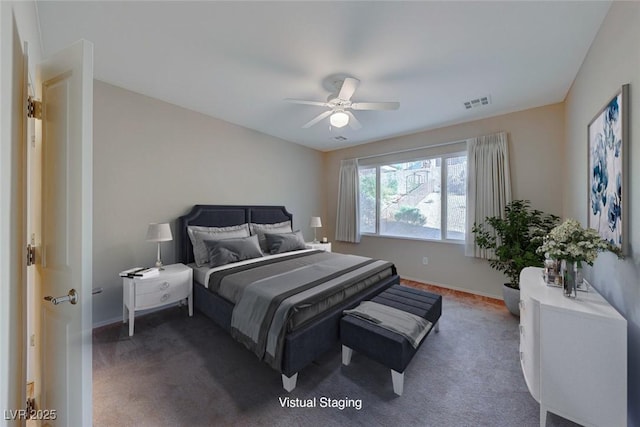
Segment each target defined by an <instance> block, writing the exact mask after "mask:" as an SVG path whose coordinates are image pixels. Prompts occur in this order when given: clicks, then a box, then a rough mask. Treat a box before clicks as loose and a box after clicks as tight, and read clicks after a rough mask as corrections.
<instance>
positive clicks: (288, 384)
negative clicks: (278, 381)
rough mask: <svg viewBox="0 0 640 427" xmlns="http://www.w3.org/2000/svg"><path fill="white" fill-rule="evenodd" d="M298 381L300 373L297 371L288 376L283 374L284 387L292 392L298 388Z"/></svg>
mask: <svg viewBox="0 0 640 427" xmlns="http://www.w3.org/2000/svg"><path fill="white" fill-rule="evenodd" d="M297 381H298V373H297V372H296V373H295V374H293V375H292V376H290V377H288V376H286V375H285V374H282V387H284V389H285V390H287V391H288V392H291V391H292V390H293V389H294V388H296V382H297Z"/></svg>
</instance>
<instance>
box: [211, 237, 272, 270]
mask: <svg viewBox="0 0 640 427" xmlns="http://www.w3.org/2000/svg"><path fill="white" fill-rule="evenodd" d="M204 244H205V246H206V247H207V251H208V252H209V266H211V267H217V266H219V265H225V264H229V263H232V262H238V261H243V260H245V259H252V258H259V257H261V256H262V251H261V250H260V246H259V245H258V236H249V237H244V238H241V239H224V240H205V241H204Z"/></svg>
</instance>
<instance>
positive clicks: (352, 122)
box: [285, 77, 400, 130]
mask: <svg viewBox="0 0 640 427" xmlns="http://www.w3.org/2000/svg"><path fill="white" fill-rule="evenodd" d="M333 84H334V85H335V90H336V92H337V94H336V93H332V94H330V95H329V96H328V97H327V101H326V102H322V101H306V100H303V99H291V98H287V99H285V101H287V102H293V103H294V104H305V105H316V106H318V107H328V108H329V110H327V111H325V112H324V113H320V114H318V115H317V116H316V117H314V118H313V119H311V120H310V121H308V122H307V123H306V124H305V125H304V126H302V127H303V128H304V129H306V128H310V127H311V126H313V125H315V124H316V123H318V122H320V121H322V120H324V119H325V118H327V117H329V123H331V126H334V127H337V128H341V127H344V126H346V125H347V124H348V125H349V126H351V128H353V129H356V130H357V129H360V128H361V127H362V124H361V123H360V122H359V121H358V119H356V117H355V116H354V115H353V113H352V112H351V111H350V110H397V109H398V108H400V103H399V102H352V101H351V97H352V96H353V94H354V93H355V91H356V89H357V88H358V85H359V84H360V80H358V79H356V78H353V77H343V78H340V79H339V80H335V81H334V82H333Z"/></svg>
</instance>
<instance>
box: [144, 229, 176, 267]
mask: <svg viewBox="0 0 640 427" xmlns="http://www.w3.org/2000/svg"><path fill="white" fill-rule="evenodd" d="M170 240H173V235H172V234H171V227H170V226H169V224H168V223H164V224H156V223H151V224H149V228H148V229H147V241H149V242H157V243H158V259H157V260H156V267H158V268H159V269H160V270H164V269H163V268H162V260H161V258H160V243H161V242H168V241H170Z"/></svg>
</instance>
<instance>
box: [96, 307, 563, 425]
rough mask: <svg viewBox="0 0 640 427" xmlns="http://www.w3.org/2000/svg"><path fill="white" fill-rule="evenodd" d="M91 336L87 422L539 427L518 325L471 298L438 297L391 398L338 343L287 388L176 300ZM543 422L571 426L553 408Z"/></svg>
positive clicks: (376, 375) (382, 381)
mask: <svg viewBox="0 0 640 427" xmlns="http://www.w3.org/2000/svg"><path fill="white" fill-rule="evenodd" d="M135 329H136V333H135V335H134V336H133V337H129V336H128V329H127V327H126V326H123V325H112V326H107V327H103V328H100V329H98V330H96V331H95V332H94V340H93V355H94V358H93V367H94V369H93V372H94V378H93V402H94V403H93V408H94V425H96V426H210V425H225V426H233V425H238V426H252V425H255V426H261V425H264V426H296V425H297V426H316V425H323V426H341V425H347V424H348V425H363V426H365V425H366V426H377V425H379V426H392V425H393V426H538V425H539V405H538V404H537V402H536V401H535V400H534V399H533V398H532V397H531V395H530V394H529V392H528V390H527V387H526V385H525V383H524V379H523V376H522V372H521V369H520V363H519V358H518V345H519V343H518V339H519V337H518V320H517V319H516V318H515V317H513V316H511V315H510V314H509V313H508V312H507V310H506V309H504V308H503V307H498V306H496V305H493V304H490V303H486V302H482V301H477V300H476V299H474V298H464V297H459V296H455V295H454V296H451V295H445V296H444V300H443V310H442V317H441V319H440V332H439V333H434V332H432V333H431V334H429V336H428V338H427V342H426V343H425V344H424V345H423V346H422V348H421V349H420V351H419V352H418V353H417V354H416V356H415V357H414V359H413V361H412V362H411V364H410V365H409V367H408V368H407V370H406V372H405V384H404V395H403V396H401V397H399V396H396V395H395V394H394V393H393V389H392V385H391V375H390V373H389V370H388V369H386V368H384V367H383V366H381V365H379V364H377V363H375V362H372V361H371V360H368V359H367V358H365V357H364V356H361V355H358V354H354V355H353V359H352V362H351V365H350V366H348V367H345V366H341V357H340V347H339V346H336V347H335V349H333V350H332V351H330V352H328V353H327V354H326V355H324V356H323V357H322V358H321V359H320V360H318V361H317V364H313V365H311V366H309V367H308V368H306V369H305V370H303V371H302V372H301V373H300V374H299V376H298V386H297V388H296V389H295V390H294V391H293V392H292V393H290V394H289V393H286V392H285V391H284V390H283V389H282V385H281V380H280V374H279V373H277V372H276V371H274V370H272V369H271V368H269V367H268V366H267V365H266V364H264V363H261V362H259V361H258V360H257V359H256V358H255V356H253V354H252V353H250V352H249V351H247V350H245V349H244V348H243V347H241V346H240V345H239V344H237V343H236V342H235V341H233V340H232V339H231V338H230V336H229V335H228V334H227V333H226V332H224V331H223V330H222V329H221V328H219V327H218V326H217V325H215V324H214V323H213V322H212V321H210V320H209V319H208V318H206V317H205V316H204V315H202V314H201V313H199V312H197V311H196V312H195V313H194V316H193V317H192V318H189V317H188V316H187V312H186V308H184V307H182V308H178V307H173V308H169V309H167V310H163V311H160V312H156V313H152V314H148V315H146V316H141V317H139V318H137V319H136V324H135ZM286 396H289V397H291V398H294V399H295V398H298V399H312V398H316V402H317V404H318V406H319V405H320V401H321V398H329V399H336V400H338V403H339V400H340V399H349V400H350V402H351V403H354V402H357V401H358V400H359V401H361V404H362V407H361V409H360V410H357V409H356V408H353V407H351V408H345V409H343V410H340V409H338V408H321V407H316V408H312V409H307V408H286V407H285V408H283V407H282V406H281V404H280V400H279V398H281V397H282V398H284V397H286ZM547 425H548V426H568V425H574V424H573V423H571V422H568V421H566V420H564V419H562V418H560V417H557V416H555V415H552V414H550V415H549V416H548V419H547Z"/></svg>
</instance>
